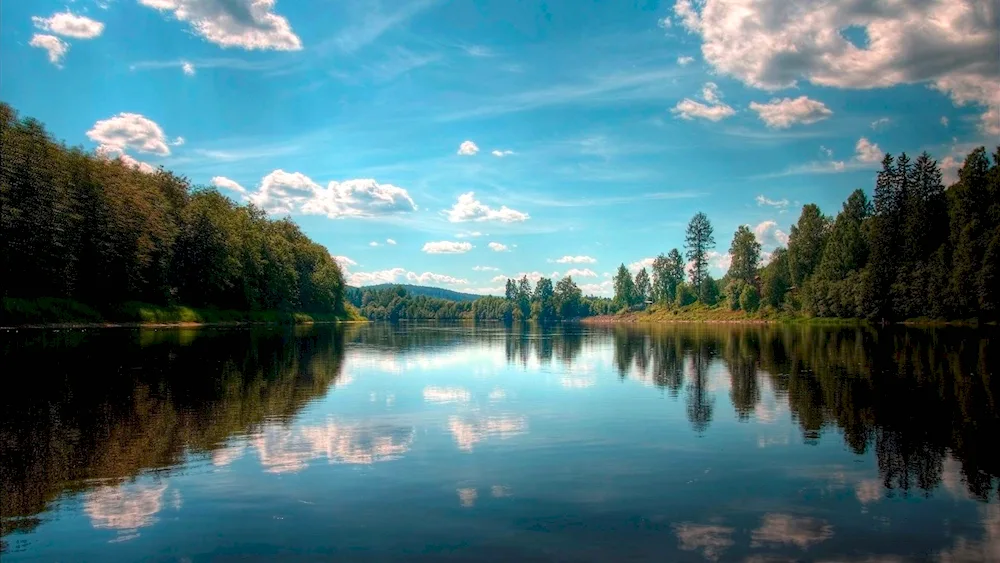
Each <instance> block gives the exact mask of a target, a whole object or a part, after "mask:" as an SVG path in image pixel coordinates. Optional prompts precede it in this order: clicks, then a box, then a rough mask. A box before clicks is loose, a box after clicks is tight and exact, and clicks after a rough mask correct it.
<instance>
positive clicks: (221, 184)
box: [212, 176, 247, 194]
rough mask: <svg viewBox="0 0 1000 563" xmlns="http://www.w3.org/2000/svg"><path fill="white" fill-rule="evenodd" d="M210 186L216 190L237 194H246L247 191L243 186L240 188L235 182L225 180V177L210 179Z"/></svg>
mask: <svg viewBox="0 0 1000 563" xmlns="http://www.w3.org/2000/svg"><path fill="white" fill-rule="evenodd" d="M212 185H213V186H215V187H217V188H222V189H224V190H231V191H234V192H238V193H241V194H245V193H247V189H246V188H244V187H243V186H241V185H240V184H239V183H237V182H236V181H234V180H230V179H229V178H226V177H225V176H216V177H214V178H212Z"/></svg>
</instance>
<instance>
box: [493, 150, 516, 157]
mask: <svg viewBox="0 0 1000 563" xmlns="http://www.w3.org/2000/svg"><path fill="white" fill-rule="evenodd" d="M490 154H492V155H493V156H495V157H497V158H503V157H505V156H510V155H512V154H514V151H511V150H494V151H492V152H491V153H490Z"/></svg>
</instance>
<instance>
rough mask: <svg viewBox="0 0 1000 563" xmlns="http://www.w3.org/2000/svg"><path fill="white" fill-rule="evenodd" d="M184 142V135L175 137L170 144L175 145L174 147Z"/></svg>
mask: <svg viewBox="0 0 1000 563" xmlns="http://www.w3.org/2000/svg"><path fill="white" fill-rule="evenodd" d="M186 142H187V140H186V139H185V138H184V137H177V138H175V139H174V142H172V143H170V144H171V145H173V146H175V147H179V146H181V145H183V144H184V143H186Z"/></svg>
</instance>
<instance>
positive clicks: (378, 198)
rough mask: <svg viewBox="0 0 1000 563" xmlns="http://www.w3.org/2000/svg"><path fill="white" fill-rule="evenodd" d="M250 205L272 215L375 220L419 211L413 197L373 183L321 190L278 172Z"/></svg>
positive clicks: (267, 179)
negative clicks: (291, 214) (292, 214)
mask: <svg viewBox="0 0 1000 563" xmlns="http://www.w3.org/2000/svg"><path fill="white" fill-rule="evenodd" d="M250 201H252V202H253V203H254V204H255V205H258V206H260V207H261V208H262V209H264V210H266V211H268V212H269V213H296V212H298V213H303V214H306V215H326V216H327V217H329V218H331V219H337V218H341V217H374V216H379V215H389V214H393V213H407V212H411V211H414V210H416V209H417V206H416V204H415V203H414V202H413V199H412V198H411V197H410V194H409V193H407V191H406V190H405V189H403V188H399V187H396V186H393V185H391V184H379V183H378V182H376V181H375V180H372V179H357V180H345V181H343V182H335V181H334V182H330V183H328V184H327V187H325V188H324V187H322V186H320V185H319V184H317V183H316V182H314V181H313V180H312V179H310V178H309V177H308V176H306V175H305V174H302V173H301V172H285V171H284V170H280V169H279V170H275V171H274V172H271V173H270V174H268V175H267V176H265V177H264V178H263V180H261V183H260V186H259V187H258V189H257V191H256V192H253V193H252V194H250Z"/></svg>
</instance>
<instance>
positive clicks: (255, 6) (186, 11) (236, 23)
mask: <svg viewBox="0 0 1000 563" xmlns="http://www.w3.org/2000/svg"><path fill="white" fill-rule="evenodd" d="M139 3H140V4H143V5H145V6H149V7H150V8H154V9H156V10H159V11H161V12H173V14H174V17H175V18H177V19H178V20H179V21H183V22H188V24H189V25H190V26H191V28H192V30H194V32H195V33H196V34H198V35H200V36H201V37H203V38H205V39H206V40H208V41H209V42H211V43H215V44H216V45H219V46H221V47H240V48H243V49H248V50H253V49H265V50H266V49H273V50H277V51H298V50H300V49H302V41H301V40H300V39H299V37H298V36H297V35H295V33H294V32H293V31H292V28H291V26H290V25H289V24H288V20H287V19H285V18H284V17H282V16H279V15H277V14H275V13H274V12H273V10H274V4H275V0H139Z"/></svg>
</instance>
